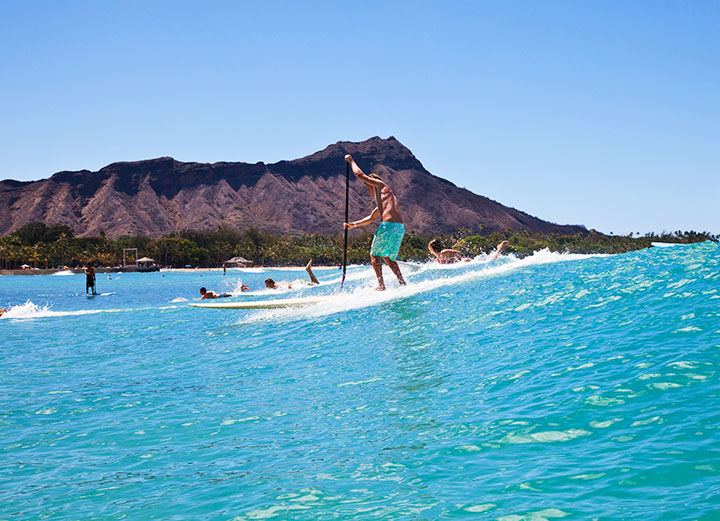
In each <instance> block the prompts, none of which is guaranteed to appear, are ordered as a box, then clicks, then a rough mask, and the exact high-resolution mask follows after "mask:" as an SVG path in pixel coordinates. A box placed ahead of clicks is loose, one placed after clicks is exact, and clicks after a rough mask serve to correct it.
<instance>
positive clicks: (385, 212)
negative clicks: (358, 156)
mask: <svg viewBox="0 0 720 521" xmlns="http://www.w3.org/2000/svg"><path fill="white" fill-rule="evenodd" d="M345 161H347V162H348V163H349V164H350V167H351V168H352V171H353V174H355V177H357V178H358V179H360V180H361V181H362V182H363V183H365V187H366V188H367V191H368V193H369V194H370V197H372V198H373V199H374V200H375V204H376V205H377V206H376V207H375V209H374V210H373V211H372V212H371V213H370V215H368V216H367V217H365V218H364V219H360V220H359V221H354V222H350V223H343V227H344V228H345V229H348V230H352V229H353V228H357V227H358V226H366V225H368V224H371V223H373V222H374V221H375V220H376V219H377V218H378V217H380V226H378V229H377V230H376V231H375V237H374V238H373V242H372V246H371V247H370V262H372V267H373V269H374V270H375V275H376V276H377V279H378V286H377V288H375V289H376V290H378V291H384V290H385V281H384V280H383V272H382V263H383V262H385V264H387V265H388V266H389V267H390V269H391V270H392V272H393V273H394V274H395V276H396V277H397V279H398V282H399V283H400V285H401V286H404V285H405V279H404V278H403V276H402V273H401V272H400V266H398V263H397V262H395V259H397V254H398V251H400V244H401V243H402V239H403V235H405V224H404V223H403V220H402V217H401V216H400V210H399V209H398V202H397V198H396V197H395V195H394V194H393V192H392V190H391V189H390V187H389V186H388V185H387V184H385V182H384V181H383V180H382V179H380V177H379V176H377V175H376V174H370V175H366V174H365V173H364V172H363V171H362V170H360V167H359V166H357V164H356V163H355V161H354V160H353V158H352V156H351V155H350V154H348V155H346V156H345Z"/></svg>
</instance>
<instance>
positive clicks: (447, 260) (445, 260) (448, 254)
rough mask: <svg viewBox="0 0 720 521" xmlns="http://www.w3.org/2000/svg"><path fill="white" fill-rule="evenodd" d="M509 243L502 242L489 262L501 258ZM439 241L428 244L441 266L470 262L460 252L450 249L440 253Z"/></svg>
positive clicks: (434, 240)
mask: <svg viewBox="0 0 720 521" xmlns="http://www.w3.org/2000/svg"><path fill="white" fill-rule="evenodd" d="M507 243H508V241H502V242H501V243H500V244H498V245H497V248H495V251H494V252H492V253H491V254H490V257H489V258H488V260H487V261H488V262H490V261H494V260H495V259H497V258H498V257H499V256H500V252H501V251H502V249H503V248H504V247H505V245H506V244H507ZM437 246H438V240H437V239H433V240H431V241H430V242H429V243H428V250H430V253H432V254H433V255H434V256H435V258H436V259H437V261H438V262H439V263H440V264H455V263H456V262H460V261H461V260H462V261H463V262H470V260H471V259H470V258H469V257H463V256H462V255H461V254H460V251H459V250H453V249H450V248H445V249H444V250H441V251H438V250H437Z"/></svg>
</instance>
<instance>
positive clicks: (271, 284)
mask: <svg viewBox="0 0 720 521" xmlns="http://www.w3.org/2000/svg"><path fill="white" fill-rule="evenodd" d="M305 271H307V274H308V277H310V284H320V281H319V280H318V279H317V277H316V276H315V274H314V273H313V271H312V259H310V261H309V262H308V263H307V266H305ZM295 282H298V283H301V284H307V282H305V281H304V280H297V281H295ZM292 285H293V283H292V282H285V281H281V282H275V281H274V280H273V279H265V287H266V288H267V289H281V288H282V289H292Z"/></svg>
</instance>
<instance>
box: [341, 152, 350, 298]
mask: <svg viewBox="0 0 720 521" xmlns="http://www.w3.org/2000/svg"><path fill="white" fill-rule="evenodd" d="M349 203H350V163H345V221H344V222H348V205H349ZM343 228H345V226H344V225H343ZM347 232H348V230H347V228H345V246H343V274H342V280H341V281H340V289H342V287H343V284H345V271H346V270H347Z"/></svg>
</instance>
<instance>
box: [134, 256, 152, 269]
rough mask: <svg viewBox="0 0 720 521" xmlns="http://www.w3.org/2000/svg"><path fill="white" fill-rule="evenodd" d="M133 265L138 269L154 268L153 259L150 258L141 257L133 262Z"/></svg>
mask: <svg viewBox="0 0 720 521" xmlns="http://www.w3.org/2000/svg"><path fill="white" fill-rule="evenodd" d="M135 264H136V265H137V267H138V268H153V267H155V259H151V258H150V257H141V258H139V259H138V260H137V261H136V262H135Z"/></svg>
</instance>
